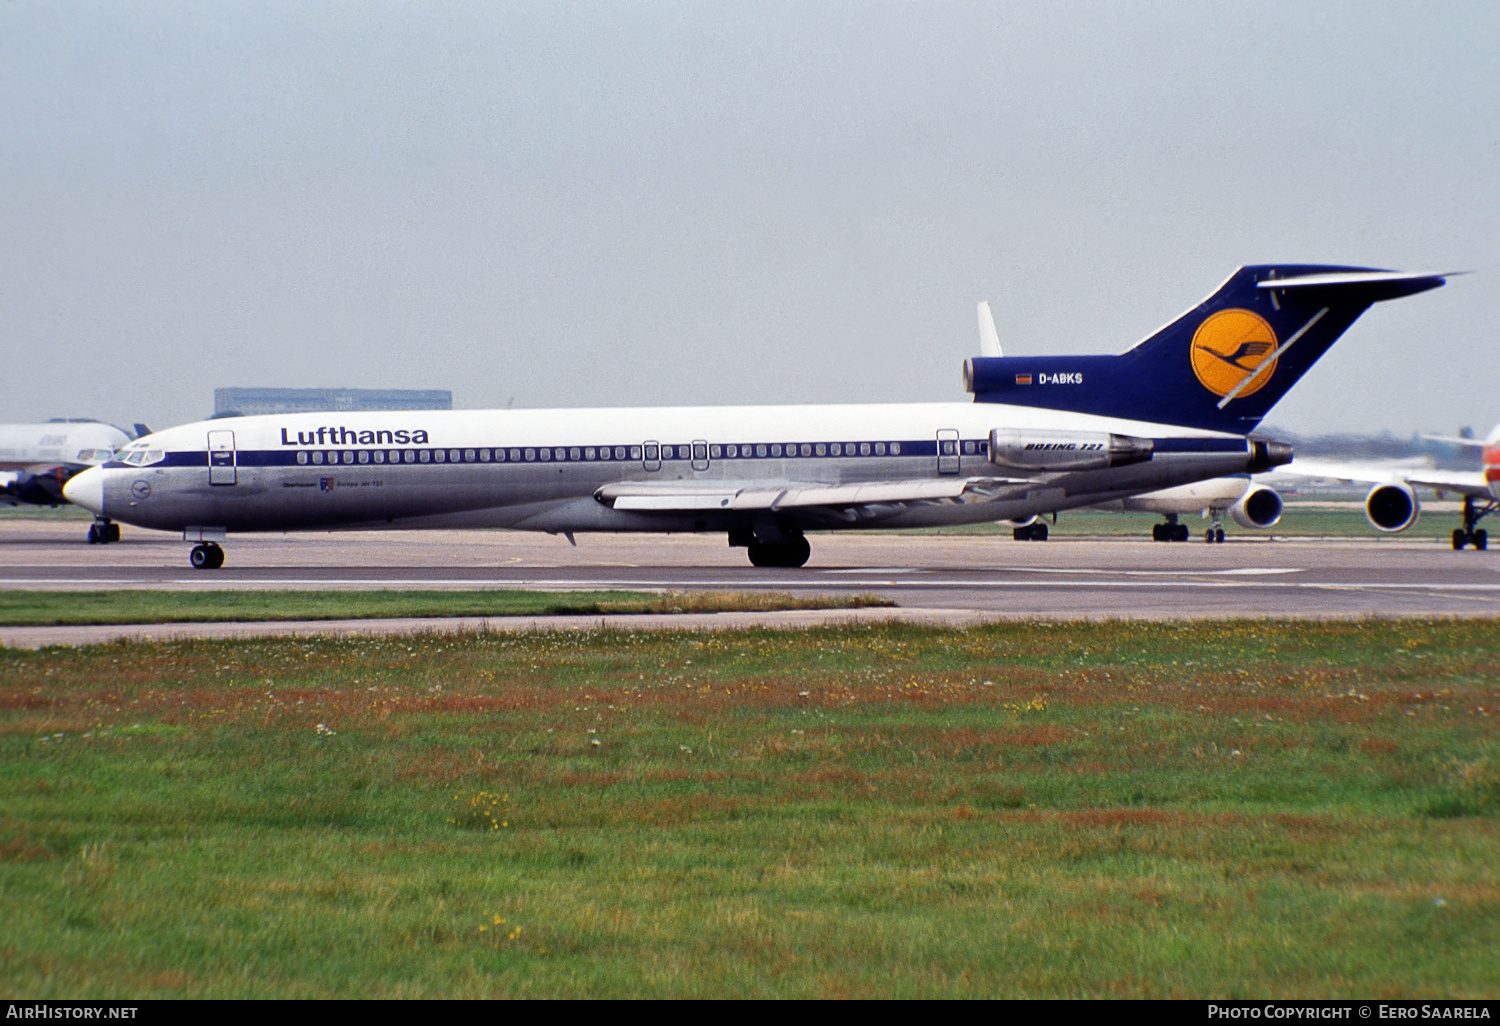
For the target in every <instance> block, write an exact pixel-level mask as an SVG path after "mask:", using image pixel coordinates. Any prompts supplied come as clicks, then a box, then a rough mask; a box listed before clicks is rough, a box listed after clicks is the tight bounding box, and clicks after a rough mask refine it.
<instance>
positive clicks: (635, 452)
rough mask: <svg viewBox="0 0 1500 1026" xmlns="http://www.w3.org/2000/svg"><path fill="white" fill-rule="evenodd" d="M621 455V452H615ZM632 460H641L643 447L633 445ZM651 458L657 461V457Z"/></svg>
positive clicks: (617, 450)
mask: <svg viewBox="0 0 1500 1026" xmlns="http://www.w3.org/2000/svg"><path fill="white" fill-rule="evenodd" d="M619 454H620V450H619V449H616V450H615V455H616V456H618V455H619ZM630 458H631V459H633V460H638V459H640V458H641V447H640V446H639V445H632V446H631V447H630ZM651 458H652V459H656V457H655V456H652V457H651Z"/></svg>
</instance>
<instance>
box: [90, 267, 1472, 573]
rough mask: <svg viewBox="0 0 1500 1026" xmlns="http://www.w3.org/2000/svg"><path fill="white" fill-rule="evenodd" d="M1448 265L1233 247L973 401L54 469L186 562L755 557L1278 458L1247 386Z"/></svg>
mask: <svg viewBox="0 0 1500 1026" xmlns="http://www.w3.org/2000/svg"><path fill="white" fill-rule="evenodd" d="M1443 282H1444V279H1443V277H1442V276H1440V275H1434V274H1401V273H1396V272H1389V271H1374V270H1370V269H1367V268H1347V267H1325V266H1312V265H1291V266H1287V265H1278V266H1270V265H1264V266H1253V267H1243V268H1241V269H1239V270H1238V271H1236V272H1235V273H1234V274H1233V275H1231V276H1230V278H1229V279H1228V280H1227V281H1226V282H1225V283H1224V284H1223V285H1222V286H1221V287H1220V288H1219V289H1218V290H1217V291H1215V292H1214V293H1213V295H1211V296H1209V297H1208V299H1206V300H1205V301H1204V302H1203V303H1201V304H1199V305H1198V306H1197V307H1195V308H1193V309H1192V310H1190V311H1189V312H1187V313H1186V314H1184V315H1182V316H1181V317H1179V318H1178V319H1177V320H1175V321H1173V322H1172V323H1171V324H1169V325H1167V326H1166V327H1165V328H1163V329H1161V330H1160V331H1158V332H1157V333H1155V334H1154V335H1152V336H1150V337H1149V338H1147V339H1146V340H1145V341H1143V342H1141V343H1140V344H1139V345H1137V346H1136V347H1135V348H1134V349H1131V350H1130V351H1129V352H1126V353H1124V354H1122V355H1120V356H1113V357H1110V356H1096V357H1078V358H1057V357H1053V358H1050V359H1048V358H1043V359H1036V360H1025V361H1024V363H1025V364H1026V366H1025V368H1024V372H1023V369H1022V368H1021V366H1020V365H1019V364H1017V363H1016V359H1015V358H1007V357H1001V356H995V357H979V358H975V359H973V360H971V361H969V362H968V363H967V364H966V365H965V378H966V381H967V383H968V387H969V390H970V391H971V392H973V393H974V401H973V402H972V403H927V404H903V405H854V406H757V407H721V408H713V407H687V408H661V409H595V410H488V411H454V412H412V413H349V414H339V415H329V414H294V415H285V416H257V417H244V418H239V419H235V420H216V421H210V422H202V423H197V424H189V425H186V426H183V427H178V428H172V429H170V430H166V431H161V432H157V433H156V434H154V435H152V436H150V437H149V438H144V439H141V440H139V441H137V442H134V443H132V444H130V445H128V446H126V447H125V449H124V450H123V451H121V452H120V453H118V454H117V455H116V457H115V459H113V460H111V461H110V462H109V463H107V464H105V465H104V466H102V467H99V468H95V469H93V470H88V471H85V472H84V473H82V474H79V475H78V476H76V477H74V478H73V479H72V480H71V481H69V482H68V485H67V489H66V493H67V496H68V498H69V499H70V500H71V501H73V502H76V503H78V504H79V505H81V506H84V507H86V508H88V509H91V510H93V511H95V512H96V513H98V514H99V515H101V516H105V515H107V516H110V517H113V518H115V519H118V520H121V521H124V522H125V523H129V524H136V525H139V526H142V527H152V528H158V529H163V530H172V531H182V532H183V533H184V537H185V539H186V540H189V541H192V542H194V543H195V544H194V547H193V549H192V554H191V562H192V564H193V566H195V567H198V568H200V569H212V568H214V567H218V566H220V565H222V563H223V560H224V552H223V549H222V548H221V543H223V541H224V540H225V538H226V537H227V535H228V534H230V533H233V532H241V531H292V530H309V529H329V528H386V527H505V528H516V529H523V530H535V531H548V532H552V533H557V534H564V535H567V536H569V537H571V535H572V533H573V532H577V531H647V532H678V531H681V532H710V531H712V532H723V533H725V534H727V535H728V538H729V544H730V545H733V546H744V547H746V548H748V550H749V556H750V561H751V562H752V563H754V564H755V565H756V566H781V567H795V566H801V565H803V564H804V563H805V562H806V561H807V559H808V556H809V553H810V546H809V544H808V542H807V539H806V537H805V532H806V531H808V530H811V529H836V528H846V527H847V528H865V529H868V528H872V527H890V528H895V527H926V526H936V525H944V524H962V523H977V522H980V521H986V520H998V519H1018V520H1024V519H1025V518H1027V517H1030V516H1033V515H1035V514H1038V513H1042V512H1050V511H1053V510H1059V509H1071V508H1074V507H1078V506H1090V505H1096V504H1098V503H1101V502H1108V501H1111V500H1113V499H1117V498H1121V497H1123V496H1128V495H1134V494H1136V493H1139V492H1145V491H1153V490H1156V489H1160V488H1170V487H1175V486H1178V485H1183V484H1188V483H1191V482H1193V481H1200V480H1204V479H1207V478H1214V477H1222V476H1225V475H1230V474H1241V473H1249V472H1257V471H1262V470H1266V469H1269V468H1270V467H1273V466H1277V465H1280V464H1284V463H1287V462H1289V461H1290V459H1291V451H1290V448H1289V447H1287V446H1284V445H1280V444H1277V443H1275V442H1271V441H1265V440H1261V439H1252V438H1250V437H1248V435H1247V432H1249V431H1250V430H1252V429H1253V428H1254V427H1255V426H1256V425H1257V424H1258V423H1259V422H1260V420H1261V417H1262V416H1264V413H1265V411H1266V409H1268V408H1269V407H1270V406H1271V404H1272V403H1274V402H1275V400H1276V399H1278V398H1279V397H1280V396H1281V395H1282V394H1283V393H1284V392H1285V391H1286V390H1287V389H1288V388H1290V387H1291V386H1292V384H1293V383H1295V382H1296V381H1297V379H1298V378H1300V377H1301V376H1302V374H1303V373H1304V372H1305V371H1306V370H1307V368H1308V367H1310V366H1311V365H1312V363H1313V362H1314V361H1315V360H1316V359H1317V358H1318V357H1319V356H1321V355H1322V354H1323V352H1324V351H1325V350H1326V349H1327V348H1328V347H1329V346H1330V345H1332V344H1333V342H1334V341H1335V340H1336V339H1337V338H1338V337H1339V336H1340V335H1341V334H1342V333H1343V332H1344V330H1345V329H1347V328H1348V327H1349V325H1350V324H1352V323H1353V322H1354V320H1355V319H1356V318H1357V317H1358V316H1359V315H1360V314H1361V313H1363V312H1364V311H1365V309H1367V308H1368V307H1369V306H1370V305H1371V304H1373V303H1375V302H1379V301H1381V300H1386V299H1394V298H1397V297H1400V296H1407V295H1411V294H1413V293H1417V292H1422V291H1425V290H1427V289H1431V288H1436V287H1437V286H1439V285H1442V284H1443ZM1246 343H1253V345H1251V346H1249V347H1248V348H1247V347H1246V345H1245V344H1246ZM1267 343H1268V344H1269V345H1268V346H1267V345H1266V344H1267Z"/></svg>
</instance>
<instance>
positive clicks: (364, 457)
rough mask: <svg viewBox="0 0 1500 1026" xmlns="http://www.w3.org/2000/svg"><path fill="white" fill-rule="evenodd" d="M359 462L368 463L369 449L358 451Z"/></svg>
mask: <svg viewBox="0 0 1500 1026" xmlns="http://www.w3.org/2000/svg"><path fill="white" fill-rule="evenodd" d="M359 462H361V463H369V462H370V450H369V449H361V450H359Z"/></svg>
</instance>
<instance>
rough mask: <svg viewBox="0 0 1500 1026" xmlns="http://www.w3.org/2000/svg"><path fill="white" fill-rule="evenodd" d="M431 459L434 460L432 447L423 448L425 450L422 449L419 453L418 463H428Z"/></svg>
mask: <svg viewBox="0 0 1500 1026" xmlns="http://www.w3.org/2000/svg"><path fill="white" fill-rule="evenodd" d="M431 460H432V450H431V449H423V450H421V451H420V452H418V453H417V462H418V463H428V462H431Z"/></svg>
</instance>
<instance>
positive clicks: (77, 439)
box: [0, 418, 145, 544]
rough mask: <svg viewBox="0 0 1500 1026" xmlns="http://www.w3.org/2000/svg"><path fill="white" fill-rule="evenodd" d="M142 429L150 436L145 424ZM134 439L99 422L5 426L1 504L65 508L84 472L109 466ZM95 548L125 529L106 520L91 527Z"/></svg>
mask: <svg viewBox="0 0 1500 1026" xmlns="http://www.w3.org/2000/svg"><path fill="white" fill-rule="evenodd" d="M136 429H137V431H138V432H140V433H144V429H145V425H144V424H137V425H136ZM130 437H131V436H130V435H128V434H126V433H125V432H124V431H121V430H120V429H119V428H117V427H115V426H114V425H112V424H104V423H101V422H100V421H97V420H83V419H65V418H57V419H55V420H49V421H45V422H43V423H40V424H0V503H4V504H6V505H9V506H19V505H32V506H59V505H62V504H63V503H64V502H67V501H68V500H67V498H66V497H65V496H64V494H63V489H64V487H65V486H66V484H67V482H68V480H69V479H70V478H71V477H72V476H73V475H74V474H77V473H78V472H79V471H82V470H86V469H88V468H89V467H95V466H99V465H100V464H102V463H105V462H107V461H108V460H109V459H110V457H112V456H113V455H114V454H115V451H116V450H117V449H119V448H120V447H121V446H123V445H125V443H127V442H129V441H130ZM88 538H89V543H90V544H93V543H95V542H101V543H102V542H112V541H119V539H120V525H118V524H116V523H112V522H111V521H110V520H109V519H108V518H107V517H103V516H100V517H99V518H98V519H97V520H96V521H95V522H94V523H93V524H92V525H90V527H89V533H88Z"/></svg>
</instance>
